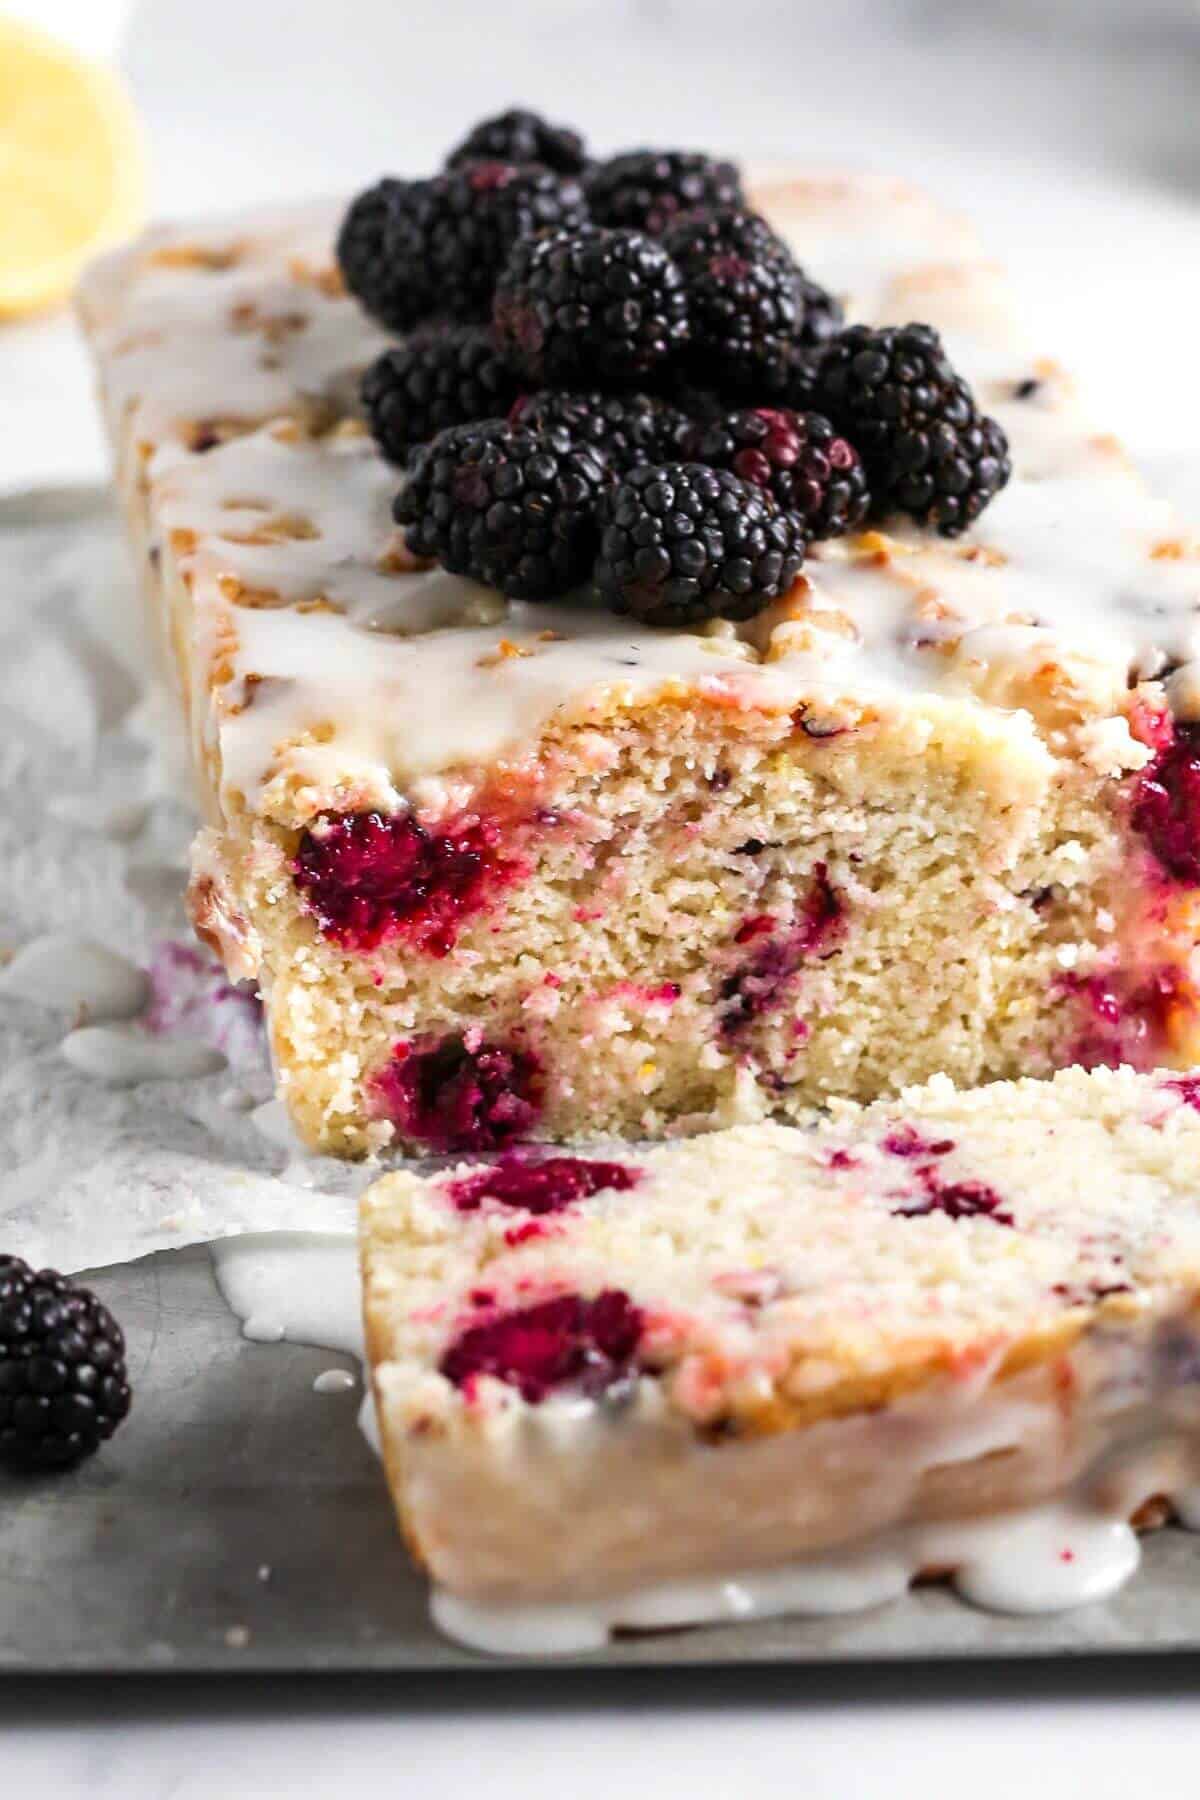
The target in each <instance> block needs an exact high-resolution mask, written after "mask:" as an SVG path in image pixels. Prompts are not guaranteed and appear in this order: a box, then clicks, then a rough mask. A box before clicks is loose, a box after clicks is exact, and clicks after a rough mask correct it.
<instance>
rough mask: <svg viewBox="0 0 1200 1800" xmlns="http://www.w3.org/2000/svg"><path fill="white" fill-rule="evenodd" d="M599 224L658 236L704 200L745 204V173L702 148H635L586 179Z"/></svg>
mask: <svg viewBox="0 0 1200 1800" xmlns="http://www.w3.org/2000/svg"><path fill="white" fill-rule="evenodd" d="M585 187H586V192H587V198H588V205H589V206H590V208H591V213H592V218H593V219H594V220H595V221H596V223H597V225H620V226H624V227H626V228H627V229H633V230H635V231H648V232H649V233H650V234H651V235H652V236H654V237H657V236H659V234H660V233H662V232H663V231H665V230H666V229H667V226H668V225H670V224H672V223H673V222H674V220H675V219H677V218H678V217H679V214H680V213H685V212H692V211H693V210H694V209H695V208H696V207H698V206H742V205H743V204H744V201H745V196H744V195H743V193H742V177H741V174H740V172H739V170H738V169H737V167H736V166H735V165H734V164H733V163H730V162H717V161H715V160H714V159H713V158H712V157H711V156H705V155H704V154H703V153H702V152H700V151H697V150H629V151H626V153H625V154H624V155H622V156H612V157H610V158H609V159H608V161H607V162H601V163H594V164H593V165H592V168H591V169H590V170H589V171H588V174H587V178H586V182H585Z"/></svg>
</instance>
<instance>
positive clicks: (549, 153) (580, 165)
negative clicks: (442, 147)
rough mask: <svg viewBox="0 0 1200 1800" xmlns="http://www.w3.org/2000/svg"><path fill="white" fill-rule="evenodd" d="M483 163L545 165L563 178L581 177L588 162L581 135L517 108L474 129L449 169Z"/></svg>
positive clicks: (449, 159) (448, 164) (453, 155)
mask: <svg viewBox="0 0 1200 1800" xmlns="http://www.w3.org/2000/svg"><path fill="white" fill-rule="evenodd" d="M480 160H485V161H488V162H507V163H541V164H542V166H543V167H544V168H547V169H555V170H557V172H558V173H559V174H560V175H578V174H580V173H581V172H582V170H583V169H585V168H586V167H587V160H588V159H587V152H586V150H585V149H584V144H583V139H582V138H581V137H580V135H579V133H578V132H577V131H572V130H571V128H570V126H568V125H552V124H551V123H550V121H549V120H548V119H544V118H543V117H542V116H541V114H540V113H535V112H529V111H528V110H526V109H525V108H524V107H518V106H514V107H511V108H510V109H509V110H508V111H507V112H502V113H496V114H495V115H494V116H493V117H491V118H487V119H481V120H480V121H479V123H478V125H475V126H473V127H472V129H471V130H470V131H469V132H468V133H467V135H466V137H465V138H464V139H463V141H462V143H461V144H458V145H456V146H455V148H454V149H453V150H452V151H451V152H450V154H449V156H448V157H447V158H446V167H447V168H448V169H453V168H456V167H457V166H458V164H460V163H465V162H479V161H480Z"/></svg>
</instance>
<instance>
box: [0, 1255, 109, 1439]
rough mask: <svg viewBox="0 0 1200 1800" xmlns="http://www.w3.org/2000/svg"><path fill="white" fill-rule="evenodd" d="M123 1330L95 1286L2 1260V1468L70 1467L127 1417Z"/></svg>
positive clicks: (11, 1259)
mask: <svg viewBox="0 0 1200 1800" xmlns="http://www.w3.org/2000/svg"><path fill="white" fill-rule="evenodd" d="M129 1404H130V1389H129V1377H128V1372H127V1370H126V1367H125V1339H124V1337H123V1335H122V1332H121V1328H120V1326H119V1325H118V1324H117V1322H116V1320H115V1319H114V1318H113V1316H112V1314H111V1313H110V1312H109V1310H108V1308H107V1307H106V1306H104V1305H102V1304H101V1302H100V1301H99V1300H98V1299H97V1298H96V1296H95V1294H93V1293H92V1291H91V1290H90V1288H85V1287H81V1286H80V1285H79V1284H78V1283H77V1282H74V1281H70V1280H69V1279H68V1278H67V1277H66V1276H65V1275H59V1274H58V1273H57V1272H56V1271H55V1270H53V1269H42V1270H40V1271H38V1272H36V1273H35V1271H34V1270H32V1269H31V1268H30V1267H29V1265H28V1264H27V1263H24V1262H22V1261H21V1260H20V1258H19V1257H15V1256H0V1466H6V1467H8V1468H12V1469H20V1470H32V1469H65V1468H69V1467H71V1466H72V1465H73V1464H74V1463H78V1462H82V1461H83V1459H84V1458H85V1457H88V1456H91V1455H92V1454H93V1452H94V1451H96V1450H98V1449H99V1447H100V1445H101V1444H102V1443H103V1441H104V1440H105V1439H106V1438H109V1437H111V1436H112V1434H113V1432H114V1431H115V1430H116V1428H117V1426H118V1425H119V1424H120V1423H121V1420H122V1419H123V1418H124V1417H125V1415H126V1413H127V1412H128V1411H129Z"/></svg>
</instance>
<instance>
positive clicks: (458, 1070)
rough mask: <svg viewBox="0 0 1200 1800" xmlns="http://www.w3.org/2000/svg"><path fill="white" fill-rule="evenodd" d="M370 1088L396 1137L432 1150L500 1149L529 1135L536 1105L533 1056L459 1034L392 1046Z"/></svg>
mask: <svg viewBox="0 0 1200 1800" xmlns="http://www.w3.org/2000/svg"><path fill="white" fill-rule="evenodd" d="M374 1085H375V1090H376V1096H377V1100H378V1103H379V1105H380V1107H381V1110H382V1111H383V1113H384V1115H385V1116H386V1117H387V1118H389V1119H391V1120H393V1121H394V1122H395V1124H396V1125H397V1127H398V1128H399V1130H400V1132H401V1134H402V1136H404V1137H406V1138H409V1139H410V1140H411V1141H412V1142H414V1143H417V1144H420V1145H421V1146H422V1148H423V1149H426V1150H431V1151H435V1152H449V1151H458V1150H502V1149H504V1147H505V1146H506V1145H508V1144H512V1143H515V1142H516V1141H517V1140H518V1139H519V1138H522V1137H526V1136H528V1134H529V1132H530V1131H531V1129H532V1128H533V1126H534V1124H535V1123H536V1121H537V1117H538V1114H539V1112H540V1110H541V1081H540V1067H539V1064H538V1060H537V1058H536V1056H534V1055H533V1054H532V1053H531V1052H530V1051H527V1050H520V1049H517V1048H515V1047H513V1046H511V1045H507V1044H490V1043H487V1042H486V1041H481V1042H478V1043H473V1044H471V1045H468V1044H467V1043H466V1041H465V1040H464V1039H463V1038H461V1037H450V1038H443V1039H442V1040H441V1041H440V1042H438V1043H433V1044H422V1043H401V1044H397V1045H396V1047H395V1049H394V1050H393V1052H392V1058H391V1061H390V1062H389V1063H388V1064H387V1065H386V1067H385V1068H384V1069H383V1070H381V1071H380V1073H379V1074H378V1075H377V1076H376V1077H375V1084H374Z"/></svg>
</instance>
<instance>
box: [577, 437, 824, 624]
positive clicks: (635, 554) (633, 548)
mask: <svg viewBox="0 0 1200 1800" xmlns="http://www.w3.org/2000/svg"><path fill="white" fill-rule="evenodd" d="M601 525H602V532H601V538H600V555H599V557H598V559H597V562H596V570H595V579H596V585H597V587H598V589H599V591H600V593H601V594H602V595H603V596H604V598H605V600H606V601H607V602H608V604H609V605H610V606H611V607H612V609H613V611H614V612H620V613H624V612H628V613H632V614H633V615H634V617H635V618H638V619H641V620H643V621H644V622H645V623H646V624H649V625H696V624H699V623H700V622H701V621H703V620H705V619H712V618H716V617H717V616H718V615H721V616H723V617H725V618H727V619H749V618H752V617H753V616H754V614H755V613H757V612H761V611H762V609H763V607H764V606H765V605H766V604H767V602H768V601H769V600H773V599H775V598H776V597H777V595H779V594H784V593H786V592H787V590H788V589H789V588H790V587H791V585H792V583H793V582H794V581H795V579H796V577H797V575H798V574H799V573H800V567H801V564H802V563H803V561H804V524H803V521H802V520H801V519H799V518H797V517H795V516H794V515H793V514H791V513H786V512H783V511H782V510H781V509H780V508H779V507H778V506H777V505H776V503H775V501H774V499H773V498H772V497H771V495H770V494H769V493H766V492H764V490H763V489H762V488H759V487H755V486H753V485H752V484H751V483H750V482H748V481H742V480H740V479H739V478H738V476H736V475H734V474H732V473H731V472H730V471H729V470H728V469H710V468H708V467H707V466H706V465H705V464H703V463H684V462H673V463H661V464H659V465H658V466H657V467H655V468H645V469H635V470H634V472H633V474H632V475H630V476H628V477H627V478H626V479H625V480H624V481H623V482H621V484H620V485H619V486H618V487H617V488H616V490H615V491H614V492H613V493H612V494H610V495H608V496H606V498H605V501H604V503H603V505H602V507H601Z"/></svg>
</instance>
